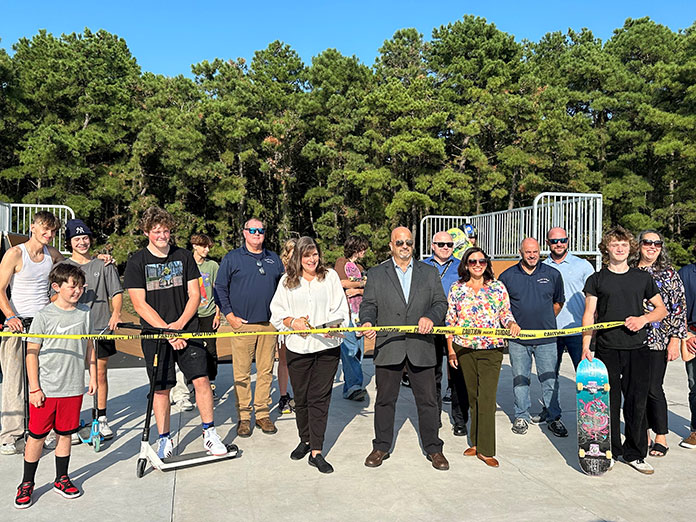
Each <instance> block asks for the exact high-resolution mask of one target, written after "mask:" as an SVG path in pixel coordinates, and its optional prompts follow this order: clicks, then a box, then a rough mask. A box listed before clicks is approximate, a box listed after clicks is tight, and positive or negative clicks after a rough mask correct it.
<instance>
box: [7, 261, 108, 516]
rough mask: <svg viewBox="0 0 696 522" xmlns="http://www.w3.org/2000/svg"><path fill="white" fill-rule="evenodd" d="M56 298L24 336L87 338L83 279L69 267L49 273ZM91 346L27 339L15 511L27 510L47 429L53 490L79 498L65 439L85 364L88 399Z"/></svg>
mask: <svg viewBox="0 0 696 522" xmlns="http://www.w3.org/2000/svg"><path fill="white" fill-rule="evenodd" d="M48 282H49V284H50V286H51V289H52V290H53V291H55V292H56V294H57V298H56V300H55V301H54V302H53V303H50V304H49V305H47V306H46V307H45V308H42V309H41V310H39V311H38V312H37V314H36V315H35V316H34V320H33V322H32V324H31V327H30V329H29V334H53V335H56V334H58V335H86V334H89V333H90V328H91V322H90V310H89V308H88V307H87V306H85V305H82V304H79V303H78V302H79V300H80V297H81V296H82V292H83V291H84V284H85V275H84V273H83V272H82V270H81V269H80V268H78V267H76V266H72V265H69V264H65V263H62V264H59V265H56V266H54V267H53V269H52V270H51V272H50V273H49V276H48ZM92 349H93V348H92V343H91V342H89V341H87V340H83V339H79V338H78V339H44V338H38V337H29V338H28V339H27V358H26V368H27V379H28V381H29V438H28V440H27V443H26V446H25V449H24V476H23V478H22V483H21V484H20V485H19V487H18V488H17V496H16V497H15V507H16V508H18V509H24V508H28V507H29V506H31V503H32V493H33V492H34V479H35V476H36V469H37V467H38V464H39V458H40V457H41V450H42V448H43V442H44V439H45V438H46V436H47V435H48V433H49V432H50V431H51V429H54V430H55V432H56V435H57V443H56V451H55V460H56V479H55V481H54V482H53V490H54V491H55V492H56V493H58V494H60V495H62V496H63V497H65V498H76V497H79V496H80V495H81V494H82V491H80V489H79V488H77V486H75V485H74V484H73V483H72V481H71V480H70V477H69V476H68V464H69V462H70V447H71V444H70V439H71V436H72V434H73V433H75V432H77V430H78V429H79V427H80V410H81V408H82V396H83V394H84V388H85V360H87V361H89V388H88V392H87V393H88V394H90V395H93V394H94V389H95V388H96V383H97V376H96V369H95V363H94V359H93V354H92Z"/></svg>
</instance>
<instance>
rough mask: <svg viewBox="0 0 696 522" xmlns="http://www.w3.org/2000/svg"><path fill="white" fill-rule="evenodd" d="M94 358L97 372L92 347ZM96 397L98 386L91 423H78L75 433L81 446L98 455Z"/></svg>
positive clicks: (97, 389)
mask: <svg viewBox="0 0 696 522" xmlns="http://www.w3.org/2000/svg"><path fill="white" fill-rule="evenodd" d="M108 329H109V327H108V326H107V327H105V328H104V329H103V330H102V331H101V332H99V335H102V334H103V333H104V332H106V331H107V330H108ZM92 352H93V356H94V361H93V362H94V371H95V372H96V371H97V347H96V346H94V349H93V350H92ZM98 395H99V384H98V383H97V387H96V388H95V390H94V396H93V403H92V422H91V423H90V424H89V425H86V424H85V421H83V420H81V421H80V429H79V431H78V432H77V436H78V437H80V441H81V442H82V443H83V444H90V445H91V446H92V447H93V448H94V452H95V453H99V450H100V449H101V443H102V442H103V441H104V435H102V434H101V432H100V431H99V421H98V420H97V408H98V402H97V401H98Z"/></svg>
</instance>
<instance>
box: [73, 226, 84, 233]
mask: <svg viewBox="0 0 696 522" xmlns="http://www.w3.org/2000/svg"><path fill="white" fill-rule="evenodd" d="M75 233H77V234H84V233H85V229H84V228H82V227H75Z"/></svg>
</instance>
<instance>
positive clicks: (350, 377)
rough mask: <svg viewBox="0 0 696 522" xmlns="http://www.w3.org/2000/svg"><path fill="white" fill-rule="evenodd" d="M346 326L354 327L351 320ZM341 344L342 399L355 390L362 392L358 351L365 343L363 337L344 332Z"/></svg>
mask: <svg viewBox="0 0 696 522" xmlns="http://www.w3.org/2000/svg"><path fill="white" fill-rule="evenodd" d="M348 326H354V325H353V321H352V319H351V320H350V322H349V323H348ZM344 335H345V336H346V337H345V339H343V343H341V366H343V398H344V399H347V398H348V396H349V395H350V394H351V393H353V392H354V391H356V390H362V387H363V373H362V364H360V349H361V348H362V347H363V344H364V343H365V341H364V339H363V337H360V338H358V337H357V336H356V335H355V332H346V333H345V334H344Z"/></svg>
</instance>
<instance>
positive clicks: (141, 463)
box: [135, 459, 147, 478]
mask: <svg viewBox="0 0 696 522" xmlns="http://www.w3.org/2000/svg"><path fill="white" fill-rule="evenodd" d="M146 465H147V460H146V459H138V469H137V470H136V472H135V474H136V475H137V476H138V478H142V477H143V475H145V466H146Z"/></svg>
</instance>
